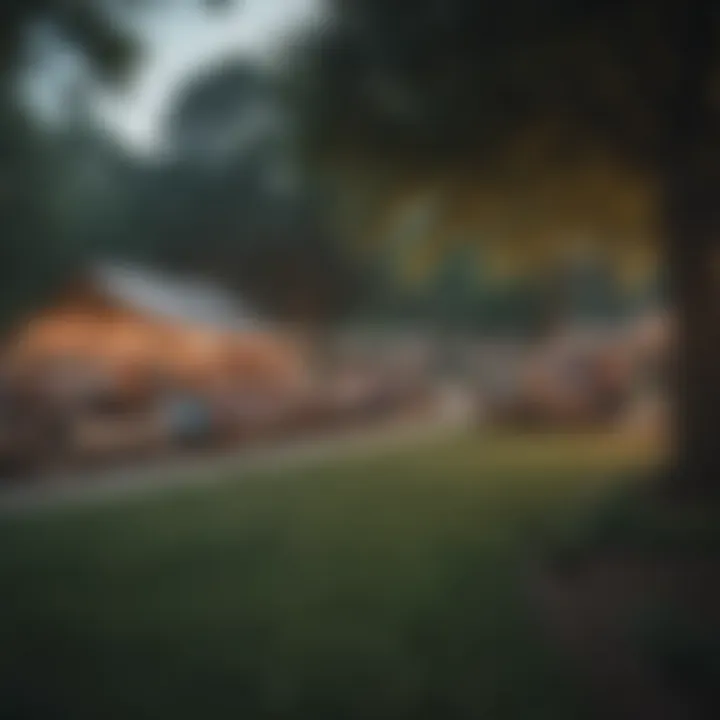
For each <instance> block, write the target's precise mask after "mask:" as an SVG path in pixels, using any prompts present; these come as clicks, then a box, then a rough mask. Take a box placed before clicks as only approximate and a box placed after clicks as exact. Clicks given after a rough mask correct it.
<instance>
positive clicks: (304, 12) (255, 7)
mask: <svg viewBox="0 0 720 720" xmlns="http://www.w3.org/2000/svg"><path fill="white" fill-rule="evenodd" d="M322 2H323V0H236V2H235V3H234V4H232V5H231V6H230V7H229V8H228V9H225V10H223V11H219V12H216V13H208V12H206V11H205V10H203V9H202V8H201V7H200V4H199V3H197V1H196V0H176V1H175V2H173V3H172V4H171V6H170V8H167V7H166V8H165V9H157V10H154V11H149V12H147V13H145V14H144V15H143V17H142V20H140V19H138V21H137V22H136V23H135V26H134V27H133V30H134V32H135V33H136V34H137V35H138V37H139V38H140V40H141V42H142V44H143V46H144V48H145V50H144V55H143V62H142V64H141V65H140V67H139V69H138V72H137V74H136V76H135V77H134V78H133V79H132V80H131V82H130V83H129V85H128V86H127V88H124V89H123V90H122V91H121V92H118V91H115V92H114V93H110V92H108V91H104V92H103V93H102V94H100V95H99V96H98V97H97V98H96V110H97V112H98V113H99V115H100V117H101V119H102V122H103V125H104V126H105V128H106V129H107V130H108V131H109V132H110V133H111V134H113V135H115V136H117V137H119V138H120V139H121V141H122V142H123V143H124V144H126V145H127V146H128V147H129V148H130V149H133V150H135V151H138V152H141V153H152V152H153V151H155V150H158V149H159V148H160V147H161V145H162V125H163V121H164V118H165V115H166V113H167V111H168V109H169V106H170V103H171V101H172V99H173V98H174V97H175V95H176V94H177V93H178V92H179V91H180V90H181V89H182V87H183V86H184V85H185V83H187V82H188V81H189V80H191V79H192V78H193V77H194V76H195V75H197V74H202V72H203V71H204V70H207V69H208V68H210V67H212V66H214V65H217V64H218V63H220V62H221V61H222V59H223V58H229V57H232V58H235V57H239V56H240V57H248V58H251V59H254V60H258V61H260V62H265V61H268V60H271V59H272V57H273V55H274V54H275V53H276V52H277V51H278V50H280V49H282V45H283V43H284V42H287V38H288V34H289V33H290V32H292V31H294V30H296V29H299V28H301V27H302V26H303V25H304V24H306V23H311V22H313V20H315V19H316V18H317V17H318V16H319V15H320V11H321V7H322ZM45 46H48V43H47V42H46V43H45ZM49 58H50V59H49V61H48V56H46V58H45V62H44V63H41V65H42V68H40V69H36V70H37V71H36V72H35V73H34V77H33V79H32V82H31V85H32V88H33V90H32V95H33V102H35V104H36V105H38V106H47V107H49V106H50V105H52V102H53V100H52V95H53V88H56V87H58V86H59V83H58V82H57V79H58V77H60V76H61V75H64V76H65V77H68V76H70V75H72V73H73V72H78V70H79V66H80V64H81V63H79V62H78V60H77V58H73V57H72V54H71V53H69V52H67V51H65V52H62V53H61V52H57V51H55V52H51V53H49ZM56 95H57V93H56ZM41 109H42V108H41Z"/></svg>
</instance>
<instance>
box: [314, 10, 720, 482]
mask: <svg viewBox="0 0 720 720" xmlns="http://www.w3.org/2000/svg"><path fill="white" fill-rule="evenodd" d="M331 6H332V8H333V10H334V13H333V16H334V23H332V24H328V28H327V30H326V32H325V33H324V34H322V35H315V36H313V37H312V38H309V39H308V41H307V43H306V45H305V50H306V54H305V58H306V62H307V65H308V67H309V68H311V70H308V71H307V73H306V74H307V77H308V78H311V80H310V81H308V83H307V85H306V87H305V94H304V96H303V102H304V108H305V111H306V120H307V126H308V128H309V133H310V136H311V138H312V139H313V141H314V144H315V147H316V148H317V149H319V150H321V151H322V152H323V154H324V157H329V158H331V159H332V158H337V157H342V158H347V157H348V155H352V156H353V157H354V158H355V159H356V162H358V163H361V164H362V163H364V164H368V163H373V162H376V163H377V166H378V167H387V166H388V165H392V164H395V165H400V166H404V167H407V168H409V169H410V171H411V172H412V173H414V174H416V175H417V173H418V168H422V169H423V172H426V173H433V172H434V173H435V174H436V175H439V176H441V177H442V178H444V179H446V180H448V181H450V182H452V183H455V186H456V187H457V188H461V189H462V188H467V187H471V188H472V189H473V192H472V193H471V202H470V203H467V202H465V203H464V204H463V203H461V202H460V201H459V200H458V202H457V203H456V212H455V214H456V215H462V214H463V213H465V214H466V215H467V216H468V217H467V221H468V222H475V223H481V224H486V225H492V226H493V228H494V229H495V230H498V229H499V228H500V227H504V228H505V233H504V234H500V233H498V235H497V236H498V237H502V240H503V242H504V243H507V242H510V240H511V239H512V238H513V237H521V239H522V240H523V242H525V243H526V242H527V241H528V239H534V240H539V239H543V240H544V241H547V240H548V238H552V237H557V236H559V235H562V233H569V232H586V231H588V230H589V231H591V232H593V233H595V234H596V235H597V236H599V237H600V238H601V239H602V240H603V241H605V242H606V243H607V244H608V245H610V244H611V243H610V240H611V238H613V237H615V238H617V239H618V242H617V249H618V251H619V253H620V254H621V255H626V254H629V253H632V252H634V248H635V243H636V242H637V239H638V236H639V235H641V234H645V235H648V236H652V235H653V230H652V225H651V223H652V220H654V219H657V220H659V223H658V226H659V228H660V230H659V232H658V233H657V236H658V237H659V245H660V246H661V248H662V251H663V253H664V257H665V260H666V263H667V266H668V270H669V273H670V281H669V285H670V292H671V297H672V300H673V302H674V304H675V307H676V310H677V314H678V316H679V327H680V334H681V337H680V339H679V347H680V348H681V354H680V356H679V357H678V363H677V373H676V386H677V392H676V393H675V396H676V400H677V403H676V411H677V412H676V420H677V423H676V424H677V437H678V440H679V442H678V457H677V468H678V471H677V472H676V473H674V477H675V478H676V484H677V486H678V487H684V488H696V489H702V490H707V489H708V488H715V489H717V488H718V484H719V481H720V453H718V452H717V449H716V447H715V446H716V441H717V433H718V431H717V428H718V427H719V426H720V294H719V290H718V288H720V282H719V279H718V276H717V272H718V248H719V244H718V242H719V237H720V210H719V208H720V163H718V161H717V160H718V151H719V150H720V133H719V132H718V128H720V125H718V123H717V119H718V118H717V114H718V108H717V105H716V103H715V100H714V97H716V95H715V96H714V93H715V91H716V90H717V82H716V81H717V72H716V71H717V69H718V44H717V38H718V25H719V16H718V7H717V6H718V4H717V3H715V2H713V0H664V1H663V2H650V0H624V1H623V2H608V1H607V0H584V1H581V0H542V1H540V0H506V1H505V2H503V3H497V2H490V0H443V2H436V1H435V0H413V2H409V1H407V2H406V1H404V0H395V1H394V2H392V1H390V2H389V1H388V0H335V1H334V2H331ZM456 194H458V195H459V194H460V193H456ZM641 205H645V206H646V210H642V211H641V210H640V206H641ZM503 223H505V225H503ZM541 244H542V243H541ZM531 249H532V248H531V246H530V245H528V244H523V245H521V249H520V254H524V255H530V251H531Z"/></svg>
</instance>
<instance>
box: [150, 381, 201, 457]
mask: <svg viewBox="0 0 720 720" xmlns="http://www.w3.org/2000/svg"><path fill="white" fill-rule="evenodd" d="M159 402H160V413H161V415H162V418H163V422H164V424H165V426H166V427H167V428H168V431H169V433H170V436H171V439H172V440H175V441H177V442H179V443H180V444H181V445H182V446H197V445H203V444H205V443H206V442H208V440H209V439H210V437H211V434H212V429H213V413H212V410H211V408H210V407H209V403H208V402H206V401H205V400H204V399H203V398H202V397H201V396H200V395H199V394H197V393H194V392H192V391H191V390H189V389H185V388H183V387H181V386H179V385H178V386H172V385H170V384H169V386H167V387H166V388H165V389H164V391H163V392H162V394H161V397H160V401H159Z"/></svg>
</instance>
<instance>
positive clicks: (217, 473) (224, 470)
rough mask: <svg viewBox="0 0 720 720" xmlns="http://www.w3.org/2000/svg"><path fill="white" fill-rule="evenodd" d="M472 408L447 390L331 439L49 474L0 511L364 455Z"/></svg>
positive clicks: (1, 501) (133, 494)
mask: <svg viewBox="0 0 720 720" xmlns="http://www.w3.org/2000/svg"><path fill="white" fill-rule="evenodd" d="M471 417H472V415H471V412H470V407H469V405H468V403H467V402H466V399H465V398H463V396H462V394H461V393H458V392H455V393H452V392H449V393H448V394H447V396H446V397H445V399H444V402H443V403H442V405H441V407H440V408H439V409H438V412H437V413H436V414H435V416H434V417H432V418H429V419H423V420H414V421H410V420H406V421H403V422H395V423H393V424H391V425H381V426H378V427H375V428H372V429H368V430H363V431H360V432H354V433H352V434H344V435H341V436H335V437H326V438H315V439H312V440H304V441H293V442H291V443H288V444H285V445H283V446H282V447H263V448H252V449H250V448H244V449H241V450H234V451H232V452H225V453H220V454H212V455H207V454H206V455H193V456H184V457H180V458H174V459H172V460H167V459H165V460H163V461H158V462H154V463H151V464H147V463H145V464H143V465H140V466H135V467H125V468H122V469H115V470H105V471H102V472H96V473H85V474H77V475H73V476H68V477H60V478H53V479H52V480H47V481H43V482H39V483H37V484H28V485H23V486H17V485H16V486H13V487H7V488H6V489H3V490H1V491H0V514H5V515H7V514H17V513H21V512H28V511H33V512H34V511H39V510H42V509H43V508H57V507H75V506H78V505H88V504H90V505H92V504H103V503H107V502H109V501H114V500H119V499H128V500H129V499H133V498H140V497H144V496H147V495H150V494H153V493H159V492H162V491H167V490H171V489H175V488H181V487H192V486H201V485H208V486H209V485H212V484H221V483H227V482H232V481H236V480H237V479H238V474H245V473H258V472H274V471H276V470H282V469H285V468H292V469H299V468H306V467H312V466H313V465H317V464H322V463H325V462H327V461H332V460H334V459H336V458H344V457H352V456H361V457H367V456H369V455H372V454H376V453H379V452H385V451H387V450H392V449H395V448H401V447H403V446H406V445H413V444H416V443H419V442H428V441H432V440H441V439H443V438H445V437H448V435H451V434H453V433H455V432H457V431H458V430H460V429H462V428H463V427H466V426H467V425H468V424H469V422H470V420H471Z"/></svg>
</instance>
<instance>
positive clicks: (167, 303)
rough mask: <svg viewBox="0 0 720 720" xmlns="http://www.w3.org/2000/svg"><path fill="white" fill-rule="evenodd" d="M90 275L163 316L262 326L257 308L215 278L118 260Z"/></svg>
mask: <svg viewBox="0 0 720 720" xmlns="http://www.w3.org/2000/svg"><path fill="white" fill-rule="evenodd" d="M90 279H91V281H92V282H93V284H94V285H95V286H96V287H97V288H98V289H99V290H100V291H101V292H103V293H104V294H105V295H106V296H108V297H109V298H111V299H112V300H114V301H116V302H119V303H120V304H122V305H123V306H125V307H128V308H130V309H133V310H137V311H139V312H142V313H146V314H150V315H154V316H156V317H159V318H162V319H166V320H170V321H176V322H184V323H192V324H194V325H204V326H207V327H211V328H214V329H218V330H228V331H239V330H249V329H258V327H259V326H260V321H259V318H258V317H257V316H256V314H255V313H254V311H252V310H251V309H250V308H249V307H247V306H246V305H245V304H244V303H241V302H240V301H239V300H238V299H237V298H235V297H234V296H233V295H232V294H231V293H229V292H227V291H226V290H224V289H223V288H221V287H219V286H217V285H216V284H214V283H212V282H208V281H204V280H196V279H192V278H187V277H182V276H175V275H172V274H170V273H166V272H157V271H155V270H150V269H148V268H145V267H142V266H139V265H133V264H130V263H115V262H112V263H100V264H98V265H96V266H95V267H93V268H92V269H91V272H90Z"/></svg>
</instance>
